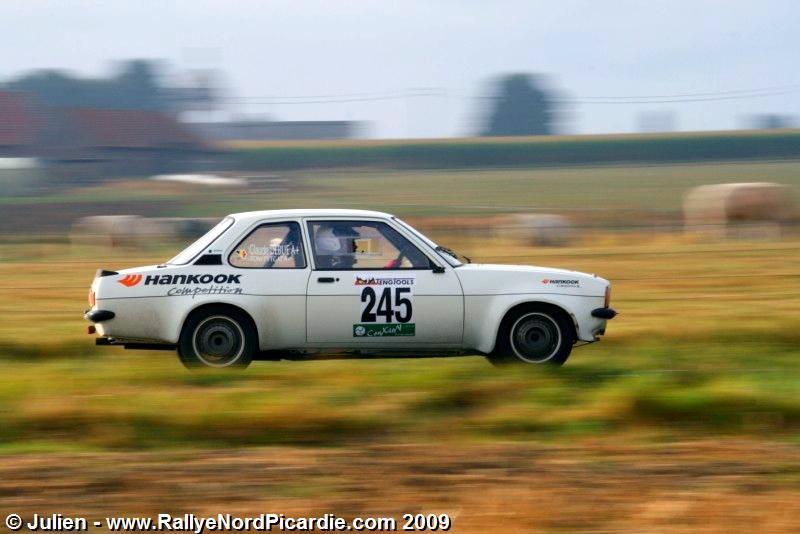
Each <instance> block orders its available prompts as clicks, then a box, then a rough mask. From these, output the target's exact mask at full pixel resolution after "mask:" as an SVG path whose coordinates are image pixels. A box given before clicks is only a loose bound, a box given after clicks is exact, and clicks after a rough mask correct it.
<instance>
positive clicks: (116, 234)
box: [70, 215, 217, 247]
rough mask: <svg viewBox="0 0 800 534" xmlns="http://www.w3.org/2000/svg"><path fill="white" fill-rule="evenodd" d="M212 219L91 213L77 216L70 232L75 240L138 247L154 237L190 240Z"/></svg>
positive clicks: (82, 242)
mask: <svg viewBox="0 0 800 534" xmlns="http://www.w3.org/2000/svg"><path fill="white" fill-rule="evenodd" d="M216 223H217V220H216V219H206V218H185V217H140V216H138V215H95V216H92V217H83V218H81V219H78V220H77V221H76V222H75V223H74V224H73V225H72V230H71V232H70V241H71V242H72V243H75V244H83V245H101V246H106V247H142V246H146V245H148V244H153V243H155V242H158V241H183V242H187V243H188V242H191V241H194V240H195V239H197V238H198V237H200V236H202V235H203V234H205V233H206V232H207V231H209V230H210V229H211V228H212V227H213V226H214V224H216Z"/></svg>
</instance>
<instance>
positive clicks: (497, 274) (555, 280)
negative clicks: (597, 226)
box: [455, 263, 608, 296]
mask: <svg viewBox="0 0 800 534" xmlns="http://www.w3.org/2000/svg"><path fill="white" fill-rule="evenodd" d="M455 271H456V273H457V274H458V277H459V279H460V280H461V285H462V287H463V288H464V293H465V294H467V295H482V294H485V295H488V294H498V293H560V294H571V295H591V296H603V295H604V294H605V290H606V287H607V286H608V280H605V279H604V278H600V277H599V276H596V275H594V274H587V273H582V272H579V271H570V270H567V269H557V268H553V267H538V266H529V265H493V264H485V263H467V264H465V265H461V266H460V267H458V268H456V269H455Z"/></svg>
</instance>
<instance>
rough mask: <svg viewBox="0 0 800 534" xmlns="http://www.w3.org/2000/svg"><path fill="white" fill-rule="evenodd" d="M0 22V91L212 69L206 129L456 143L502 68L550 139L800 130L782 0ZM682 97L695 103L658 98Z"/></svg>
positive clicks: (201, 4) (52, 13)
mask: <svg viewBox="0 0 800 534" xmlns="http://www.w3.org/2000/svg"><path fill="white" fill-rule="evenodd" d="M0 21H2V26H3V31H2V32H0V51H2V52H1V53H0V57H1V58H2V61H0V80H5V79H8V78H11V77H14V76H18V75H19V74H21V73H23V72H26V71H30V70H34V69H44V68H58V69H64V70H69V71H73V72H74V73H76V74H78V75H81V76H100V75H107V74H108V73H109V72H110V69H111V68H112V65H113V63H114V62H115V61H118V60H122V59H132V58H147V59H159V60H164V61H165V64H166V65H169V66H170V68H171V69H172V71H174V72H181V71H188V70H195V69H198V70H206V69H214V70H217V71H218V72H219V81H220V86H221V87H222V89H223V92H224V95H225V96H226V97H228V98H227V99H226V101H225V104H224V105H225V108H224V110H223V111H221V112H220V113H218V114H217V115H215V117H216V118H225V117H229V116H234V115H235V116H242V115H257V116H260V117H271V118H274V119H280V120H358V121H366V122H367V123H368V124H367V126H366V127H365V129H364V131H363V135H364V136H369V137H381V138H408V137H444V136H465V135H472V134H474V133H475V131H476V130H477V129H478V128H479V125H480V121H481V120H482V118H483V117H484V116H485V113H486V110H485V106H486V103H487V99H486V97H487V96H489V95H491V94H492V90H491V87H492V85H491V81H492V80H494V79H496V77H497V76H498V75H501V74H504V73H510V72H524V73H531V74H538V75H540V76H542V78H541V79H542V80H543V82H544V83H546V84H547V85H548V86H549V87H550V88H551V90H553V91H555V92H556V93H557V94H558V95H560V97H561V99H562V100H566V101H567V102H570V103H569V104H567V103H565V104H563V105H562V114H561V116H562V120H561V121H560V124H559V128H560V131H561V132H563V133H620V132H634V131H637V130H639V129H640V127H641V126H640V123H641V117H642V115H643V114H649V115H656V116H659V114H662V115H663V114H666V115H667V116H670V117H672V122H673V126H674V128H675V129H677V130H720V129H734V128H740V127H743V126H744V125H745V124H746V121H747V119H748V117H751V116H752V115H754V114H759V113H781V114H789V115H794V116H796V117H800V71H798V68H797V67H798V57H799V56H800V54H798V52H800V31H798V30H799V29H800V2H797V1H792V0H786V1H783V0H781V1H778V0H774V1H773V0H759V1H755V0H751V1H743V0H695V1H689V0H670V1H666V0H663V1H662V0H649V1H632V0H617V1H613V2H612V1H598V0H595V1H583V0H564V1H561V2H555V1H552V0H551V1H538V0H527V1H525V0H494V1H482V0H427V1H423V0H403V1H401V2H389V1H388V0H384V1H377V0H376V1H370V0H259V1H255V0H173V1H169V0H161V1H153V0H136V1H133V0H114V1H103V0H99V1H89V0H52V1H44V0H3V1H2V2H0ZM773 88H777V89H773ZM763 89H769V90H768V91H764V92H766V93H769V96H760V97H757V98H750V95H751V94H754V93H730V92H732V91H733V92H735V91H760V90H763ZM764 92H761V93H757V94H764ZM365 93H368V95H364V94H365ZM697 93H702V94H704V95H705V94H709V93H710V95H706V96H703V97H701V98H699V100H701V101H693V102H685V101H684V102H658V101H659V100H671V99H672V98H661V97H662V96H666V97H670V96H671V95H686V94H692V95H693V94H697ZM719 93H725V94H722V95H720V94H719ZM408 94H415V95H424V96H406V95H408ZM353 95H356V96H353ZM358 95H362V96H358ZM318 96H323V97H325V98H322V99H320V98H316V97H318ZM642 96H644V97H659V98H644V99H642V98H638V97H642ZM742 96H747V98H741V97H742ZM306 97H314V98H306ZM329 97H332V98H329ZM595 97H602V98H601V99H597V98H595ZM608 97H637V98H624V99H622V100H625V101H626V103H622V104H610V103H599V102H609V101H612V100H614V99H613V98H608ZM720 97H722V98H723V99H719V100H707V98H714V99H717V98H720ZM682 98H685V97H682ZM320 100H322V102H320ZM330 100H339V101H337V102H330ZM341 100H346V101H344V102H342V101H341ZM640 100H648V101H653V100H655V101H656V102H648V103H629V102H628V101H633V102H638V101H640ZM309 101H311V102H309ZM287 102H301V103H293V104H288V103H287Z"/></svg>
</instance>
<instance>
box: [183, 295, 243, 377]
mask: <svg viewBox="0 0 800 534" xmlns="http://www.w3.org/2000/svg"><path fill="white" fill-rule="evenodd" d="M257 345H258V340H257V336H256V332H255V327H254V326H253V324H252V321H251V320H250V318H249V317H248V316H247V315H245V314H244V313H242V312H240V311H238V310H235V309H228V308H224V307H220V308H216V307H214V308H206V309H204V310H202V311H199V312H197V313H194V314H192V315H191V316H190V317H189V318H188V319H187V320H186V324H184V326H183V331H182V332H181V338H180V343H179V344H178V356H179V357H180V360H181V362H182V363H183V364H184V365H185V366H186V367H189V368H197V367H213V368H226V367H227V368H244V367H247V366H248V365H250V362H251V361H252V359H253V354H254V353H255V352H256V348H257Z"/></svg>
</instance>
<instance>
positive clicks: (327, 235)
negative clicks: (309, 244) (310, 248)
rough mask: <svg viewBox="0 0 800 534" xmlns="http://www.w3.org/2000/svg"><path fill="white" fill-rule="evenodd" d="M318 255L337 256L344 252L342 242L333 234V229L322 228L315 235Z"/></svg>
mask: <svg viewBox="0 0 800 534" xmlns="http://www.w3.org/2000/svg"><path fill="white" fill-rule="evenodd" d="M314 241H315V243H316V248H317V253H318V254H336V253H338V252H343V250H342V248H343V247H342V242H341V241H340V240H339V238H338V237H336V236H335V235H334V233H333V228H332V227H330V226H328V227H325V228H321V229H320V230H318V231H317V232H315V234H314Z"/></svg>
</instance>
